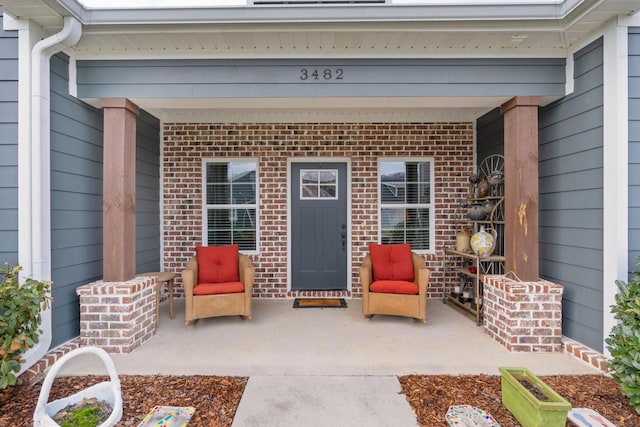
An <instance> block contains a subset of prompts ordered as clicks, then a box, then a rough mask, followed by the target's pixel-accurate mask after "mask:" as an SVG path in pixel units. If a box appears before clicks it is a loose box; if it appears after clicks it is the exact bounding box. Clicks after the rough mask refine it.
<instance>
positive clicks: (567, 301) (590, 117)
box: [539, 39, 603, 351]
mask: <svg viewBox="0 0 640 427" xmlns="http://www.w3.org/2000/svg"><path fill="white" fill-rule="evenodd" d="M574 59H575V68H574V70H575V71H574V72H575V74H574V77H575V79H576V80H575V90H574V93H573V94H571V95H569V96H567V97H565V98H563V99H561V100H559V101H557V102H555V103H553V104H551V105H549V106H547V107H544V108H541V109H540V116H539V120H540V124H539V130H540V135H539V141H540V146H539V159H540V163H539V174H540V275H541V276H542V277H544V278H546V279H548V280H550V281H552V282H556V283H560V284H562V285H564V298H563V307H562V308H563V313H562V316H563V319H562V328H563V334H564V335H567V336H569V337H571V338H573V339H575V340H577V341H579V342H582V343H584V344H585V345H588V346H590V347H592V348H594V349H596V350H599V351H602V350H603V346H602V340H603V324H602V317H603V312H602V304H603V302H602V301H603V272H602V271H603V265H602V258H603V238H602V237H603V206H602V199H603V88H602V87H603V78H602V73H603V70H602V69H603V67H602V63H603V46H602V39H600V40H597V41H595V42H593V43H592V44H590V45H589V46H587V47H585V48H584V49H582V50H581V51H579V52H578V53H576V55H575V58H574Z"/></svg>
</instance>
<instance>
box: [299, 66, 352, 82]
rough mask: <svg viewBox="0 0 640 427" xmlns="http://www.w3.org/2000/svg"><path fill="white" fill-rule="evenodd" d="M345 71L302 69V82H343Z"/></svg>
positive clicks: (337, 69)
mask: <svg viewBox="0 0 640 427" xmlns="http://www.w3.org/2000/svg"><path fill="white" fill-rule="evenodd" d="M343 77H344V70H343V69H342V68H323V69H320V68H301V69H300V80H302V81H305V80H342V79H343Z"/></svg>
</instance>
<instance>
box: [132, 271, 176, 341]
mask: <svg viewBox="0 0 640 427" xmlns="http://www.w3.org/2000/svg"><path fill="white" fill-rule="evenodd" d="M140 276H151V277H155V278H156V282H157V283H156V285H157V286H156V328H157V327H158V325H159V324H160V289H162V285H163V284H165V283H166V284H167V289H168V291H169V316H170V317H171V319H174V318H175V316H174V314H173V279H174V278H175V277H176V275H175V273H169V272H166V271H152V272H149V273H140V274H136V277H140Z"/></svg>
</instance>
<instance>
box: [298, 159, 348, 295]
mask: <svg viewBox="0 0 640 427" xmlns="http://www.w3.org/2000/svg"><path fill="white" fill-rule="evenodd" d="M347 239H348V236H347V165H346V163H293V164H292V165H291V289H292V290H334V289H335V290H341V289H347V246H348V241H347Z"/></svg>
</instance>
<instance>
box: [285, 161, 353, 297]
mask: <svg viewBox="0 0 640 427" xmlns="http://www.w3.org/2000/svg"><path fill="white" fill-rule="evenodd" d="M293 163H344V164H346V165H347V182H346V184H347V194H346V197H347V292H351V291H352V289H353V283H352V280H351V276H352V274H351V269H352V268H353V267H352V265H353V263H352V261H351V257H352V252H351V251H352V247H351V238H352V236H351V233H352V203H351V197H352V195H351V185H352V183H351V173H352V171H351V158H349V157H288V158H287V237H286V239H285V240H286V241H287V292H291V250H292V248H291V232H292V231H291V185H290V183H291V179H292V171H291V166H292V164H293Z"/></svg>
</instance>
